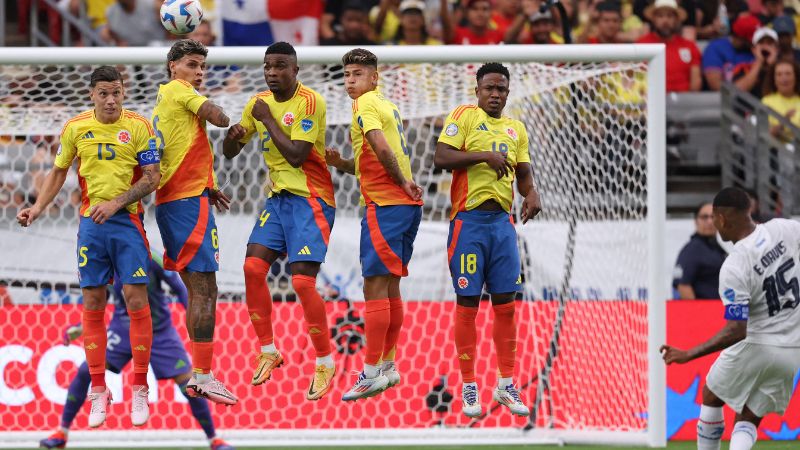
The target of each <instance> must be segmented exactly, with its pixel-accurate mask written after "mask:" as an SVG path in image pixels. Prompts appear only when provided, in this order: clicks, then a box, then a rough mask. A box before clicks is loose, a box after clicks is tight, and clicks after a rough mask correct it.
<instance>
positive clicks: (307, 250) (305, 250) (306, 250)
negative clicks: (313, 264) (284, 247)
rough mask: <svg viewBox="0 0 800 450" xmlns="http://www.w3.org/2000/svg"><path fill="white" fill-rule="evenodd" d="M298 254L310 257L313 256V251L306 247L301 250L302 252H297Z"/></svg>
mask: <svg viewBox="0 0 800 450" xmlns="http://www.w3.org/2000/svg"><path fill="white" fill-rule="evenodd" d="M297 254H298V255H310V254H311V250H309V249H308V246H307V245H306V246H305V247H303V248H301V249H300V251H299V252H297Z"/></svg>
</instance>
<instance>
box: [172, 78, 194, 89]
mask: <svg viewBox="0 0 800 450" xmlns="http://www.w3.org/2000/svg"><path fill="white" fill-rule="evenodd" d="M175 81H177V82H178V83H180V84H182V85H184V86H186V87H190V88H192V89H194V85H193V84H192V83H189V82H188V81H186V80H181V79H178V78H176V79H175Z"/></svg>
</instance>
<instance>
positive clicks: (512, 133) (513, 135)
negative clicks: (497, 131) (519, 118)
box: [506, 128, 517, 140]
mask: <svg viewBox="0 0 800 450" xmlns="http://www.w3.org/2000/svg"><path fill="white" fill-rule="evenodd" d="M506 133H508V135H509V136H511V139H514V140H516V139H517V131H516V130H515V129H513V128H508V129H506Z"/></svg>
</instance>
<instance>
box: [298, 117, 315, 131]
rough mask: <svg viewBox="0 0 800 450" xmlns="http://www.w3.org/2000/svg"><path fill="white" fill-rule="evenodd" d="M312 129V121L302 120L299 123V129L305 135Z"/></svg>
mask: <svg viewBox="0 0 800 450" xmlns="http://www.w3.org/2000/svg"><path fill="white" fill-rule="evenodd" d="M313 127H314V121H312V120H311V119H303V120H301V121H300V128H302V129H303V131H305V132H306V133H308V131H309V130H311V128H313Z"/></svg>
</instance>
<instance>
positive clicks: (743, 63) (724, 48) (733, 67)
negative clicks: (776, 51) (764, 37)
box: [702, 14, 761, 91]
mask: <svg viewBox="0 0 800 450" xmlns="http://www.w3.org/2000/svg"><path fill="white" fill-rule="evenodd" d="M759 26H761V22H759V21H758V18H756V17H755V16H752V15H750V14H740V15H739V17H738V18H737V19H736V20H735V21H734V22H733V26H732V27H731V35H730V36H727V37H721V38H719V39H715V40H713V41H711V42H709V43H708V46H706V49H705V51H704V52H703V64H702V67H703V76H704V77H705V79H706V83H707V84H708V88H709V89H711V90H712V91H718V90H719V89H720V87H721V86H722V83H724V82H726V81H727V82H732V81H733V80H734V79H739V78H741V77H742V76H743V75H744V73H746V72H747V70H748V69H749V68H750V65H751V64H752V63H753V61H754V60H755V57H754V56H753V52H752V51H751V50H750V46H751V41H752V40H753V35H754V34H755V33H756V30H757V29H758V28H759Z"/></svg>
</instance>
